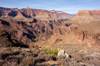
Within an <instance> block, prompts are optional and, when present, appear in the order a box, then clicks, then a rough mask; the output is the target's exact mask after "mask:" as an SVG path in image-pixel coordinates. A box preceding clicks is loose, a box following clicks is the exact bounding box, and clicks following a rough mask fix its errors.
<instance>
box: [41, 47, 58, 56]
mask: <svg viewBox="0 0 100 66" xmlns="http://www.w3.org/2000/svg"><path fill="white" fill-rule="evenodd" d="M43 50H44V52H45V53H46V54H47V55H48V56H54V57H56V56H57V54H58V49H54V48H53V49H52V48H44V49H43Z"/></svg>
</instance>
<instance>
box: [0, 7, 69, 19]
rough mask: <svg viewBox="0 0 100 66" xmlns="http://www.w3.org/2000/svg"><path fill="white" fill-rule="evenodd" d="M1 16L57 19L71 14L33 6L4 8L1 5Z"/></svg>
mask: <svg viewBox="0 0 100 66" xmlns="http://www.w3.org/2000/svg"><path fill="white" fill-rule="evenodd" d="M0 16H1V17H9V16H10V17H15V18H16V19H17V20H18V19H25V18H26V19H27V18H38V19H41V20H48V19H49V20H57V19H66V18H68V17H69V16H70V15H69V14H67V13H64V12H61V11H48V10H42V9H31V8H23V9H17V8H3V7H0Z"/></svg>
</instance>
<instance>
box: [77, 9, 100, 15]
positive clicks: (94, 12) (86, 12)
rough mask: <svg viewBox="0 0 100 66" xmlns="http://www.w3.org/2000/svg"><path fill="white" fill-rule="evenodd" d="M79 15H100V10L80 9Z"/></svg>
mask: <svg viewBox="0 0 100 66" xmlns="http://www.w3.org/2000/svg"><path fill="white" fill-rule="evenodd" d="M77 15H78V16H84V15H90V16H95V15H97V16H100V10H80V11H79V12H78V14H77Z"/></svg>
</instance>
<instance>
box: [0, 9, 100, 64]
mask: <svg viewBox="0 0 100 66" xmlns="http://www.w3.org/2000/svg"><path fill="white" fill-rule="evenodd" d="M99 18H100V11H99V10H98V11H88V10H83V11H80V12H79V13H78V14H76V15H74V16H72V15H70V14H67V13H64V12H61V11H47V10H41V9H31V8H24V9H17V8H3V7H0V66H100V30H99V29H100V19H99ZM60 50H64V53H67V54H68V57H67V58H65V57H64V58H60V57H58V54H59V52H60ZM63 55H64V54H63Z"/></svg>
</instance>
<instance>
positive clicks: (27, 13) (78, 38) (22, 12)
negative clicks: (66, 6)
mask: <svg viewBox="0 0 100 66" xmlns="http://www.w3.org/2000/svg"><path fill="white" fill-rule="evenodd" d="M81 13H82V12H81ZM81 13H79V15H81ZM83 13H85V14H86V15H87V14H90V12H88V11H85V12H83ZM83 13H82V14H83ZM95 13H96V14H97V12H95ZM0 14H1V19H0V28H1V29H0V31H1V36H4V37H5V38H4V39H2V40H1V41H0V42H1V43H3V44H1V45H5V44H6V43H4V41H8V44H7V46H8V45H13V46H25V47H29V46H30V45H33V44H34V43H38V44H44V43H45V42H47V43H50V44H56V43H57V42H59V41H61V42H65V43H70V42H73V43H91V44H94V43H95V40H96V39H95V38H94V35H92V36H91V35H90V34H88V31H85V30H81V29H80V27H79V25H77V24H73V23H71V22H69V21H68V22H69V23H68V22H67V21H66V20H64V19H66V18H67V17H69V16H68V14H66V13H64V12H60V11H47V10H40V9H30V8H27V9H25V8H24V9H10V8H0ZM5 14H6V15H5ZM2 17H5V19H4V18H2ZM75 17H76V16H75ZM19 19H24V21H22V20H19ZM25 19H27V20H29V19H31V21H27V20H25ZM75 19H76V18H75ZM77 19H79V18H77ZM84 19H86V18H84ZM74 21H75V20H74ZM79 21H84V20H79ZM6 38H7V39H6ZM92 40H93V42H92ZM98 43H99V42H98Z"/></svg>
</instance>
